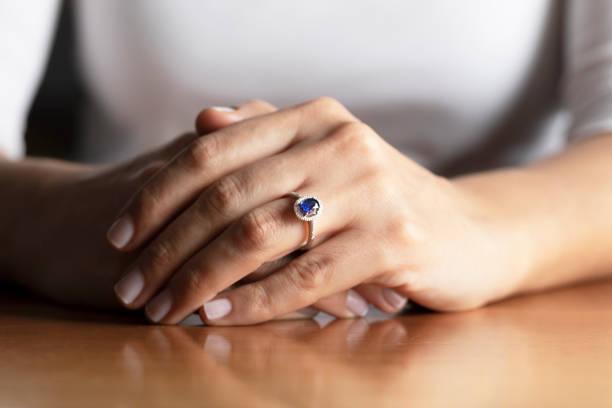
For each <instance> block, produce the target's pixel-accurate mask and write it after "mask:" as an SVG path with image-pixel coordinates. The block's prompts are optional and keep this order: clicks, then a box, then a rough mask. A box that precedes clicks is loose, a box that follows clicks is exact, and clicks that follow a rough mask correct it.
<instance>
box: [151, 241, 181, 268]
mask: <svg viewBox="0 0 612 408" xmlns="http://www.w3.org/2000/svg"><path fill="white" fill-rule="evenodd" d="M174 253H175V252H174V248H173V247H172V244H170V243H169V242H168V241H165V240H158V241H156V242H154V243H153V244H151V246H150V247H149V249H148V250H147V257H146V259H147V264H148V268H146V269H147V270H154V271H158V270H160V269H163V268H165V267H167V266H169V265H170V264H171V263H172V258H173V255H174Z"/></svg>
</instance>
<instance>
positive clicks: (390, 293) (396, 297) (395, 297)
mask: <svg viewBox="0 0 612 408" xmlns="http://www.w3.org/2000/svg"><path fill="white" fill-rule="evenodd" d="M382 292H383V297H384V298H385V300H386V301H387V302H388V303H389V304H390V305H391V306H393V307H394V308H395V309H399V308H400V307H402V306H404V305H405V304H406V301H407V300H408V298H407V297H405V296H402V295H400V294H399V293H397V292H396V291H395V290H393V289H391V288H384V289H383V291H382Z"/></svg>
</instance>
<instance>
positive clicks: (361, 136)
mask: <svg viewBox="0 0 612 408" xmlns="http://www.w3.org/2000/svg"><path fill="white" fill-rule="evenodd" d="M330 138H331V139H332V142H333V143H335V144H336V147H337V149H338V150H342V151H345V152H346V151H352V152H355V153H356V154H359V155H365V157H367V158H372V156H373V154H374V153H375V152H377V151H378V149H379V147H380V144H379V140H378V136H377V135H376V133H375V132H374V131H373V130H372V128H370V127H369V126H368V125H366V124H365V123H363V122H359V121H349V122H346V123H343V124H341V125H340V126H338V128H337V129H336V130H335V131H334V132H333V133H332V134H331V135H330Z"/></svg>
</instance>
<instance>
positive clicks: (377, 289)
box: [355, 284, 408, 313]
mask: <svg viewBox="0 0 612 408" xmlns="http://www.w3.org/2000/svg"><path fill="white" fill-rule="evenodd" d="M355 290H356V291H357V292H359V293H360V294H361V295H362V296H363V297H364V298H365V299H367V300H368V301H369V302H370V303H372V304H373V305H374V306H376V307H377V308H378V310H381V311H383V312H385V313H399V312H400V311H401V310H402V309H403V308H404V307H405V306H406V304H407V303H408V298H407V297H406V296H405V295H403V294H402V292H401V291H399V290H397V289H393V288H384V287H381V286H378V285H372V284H361V285H359V286H358V287H357V288H355Z"/></svg>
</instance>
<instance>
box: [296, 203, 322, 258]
mask: <svg viewBox="0 0 612 408" xmlns="http://www.w3.org/2000/svg"><path fill="white" fill-rule="evenodd" d="M288 195H289V196H291V197H293V198H295V199H296V200H295V202H294V203H293V211H294V212H295V215H296V216H297V217H298V219H299V220H301V221H306V222H307V223H308V239H307V240H306V243H305V244H304V246H302V248H301V249H308V248H310V245H311V244H312V241H314V238H315V227H314V220H315V219H316V218H317V217H318V216H319V215H321V211H322V210H323V205H322V204H321V202H320V201H319V200H318V199H317V198H316V197H315V196H303V195H300V194H298V193H296V192H291V193H289V194H288Z"/></svg>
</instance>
